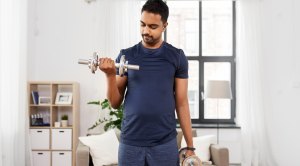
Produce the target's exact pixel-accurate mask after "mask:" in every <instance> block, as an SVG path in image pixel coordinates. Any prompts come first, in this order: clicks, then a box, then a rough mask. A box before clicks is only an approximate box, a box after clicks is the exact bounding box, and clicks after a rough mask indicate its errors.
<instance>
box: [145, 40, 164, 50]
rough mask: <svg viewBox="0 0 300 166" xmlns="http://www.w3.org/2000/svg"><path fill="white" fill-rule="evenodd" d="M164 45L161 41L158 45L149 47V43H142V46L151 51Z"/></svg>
mask: <svg viewBox="0 0 300 166" xmlns="http://www.w3.org/2000/svg"><path fill="white" fill-rule="evenodd" d="M162 43H163V40H160V41H159V42H157V43H156V44H154V45H149V44H147V43H145V42H144V41H142V44H143V46H144V47H145V48H150V49H156V48H159V47H160V46H161V45H162Z"/></svg>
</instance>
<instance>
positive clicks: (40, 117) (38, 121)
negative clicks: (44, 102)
mask: <svg viewBox="0 0 300 166" xmlns="http://www.w3.org/2000/svg"><path fill="white" fill-rule="evenodd" d="M30 118H31V119H30V120H31V126H50V123H49V115H48V114H32V115H31V116H30Z"/></svg>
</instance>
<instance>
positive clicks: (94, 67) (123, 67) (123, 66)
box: [78, 52, 140, 76]
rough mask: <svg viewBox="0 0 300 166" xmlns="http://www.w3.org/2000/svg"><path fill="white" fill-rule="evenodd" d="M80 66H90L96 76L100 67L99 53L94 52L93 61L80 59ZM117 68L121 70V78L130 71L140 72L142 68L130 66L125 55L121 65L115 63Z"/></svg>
mask: <svg viewBox="0 0 300 166" xmlns="http://www.w3.org/2000/svg"><path fill="white" fill-rule="evenodd" d="M78 64H82V65H88V67H89V68H90V70H91V72H92V73H94V74H95V71H96V70H97V68H98V66H99V58H98V53H97V52H94V54H93V58H91V59H88V60H86V59H79V60H78ZM115 66H116V68H118V69H119V74H120V76H123V75H124V74H125V73H126V72H127V70H128V69H130V70H139V69H140V67H139V66H138V65H129V64H128V61H126V60H125V55H122V56H121V59H120V63H115Z"/></svg>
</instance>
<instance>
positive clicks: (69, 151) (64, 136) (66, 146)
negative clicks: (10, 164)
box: [28, 81, 79, 166]
mask: <svg viewBox="0 0 300 166" xmlns="http://www.w3.org/2000/svg"><path fill="white" fill-rule="evenodd" d="M66 115H67V117H68V122H67V126H64V127H62V126H61V121H62V119H61V118H62V117H63V116H66ZM28 116H29V119H30V125H29V129H30V143H31V150H32V154H33V155H32V156H33V161H34V162H33V164H34V166H39V165H49V166H56V165H70V166H75V165H76V163H75V156H76V154H75V151H76V147H77V143H78V134H79V84H78V83H76V82H55V81H53V82H46V81H44V82H39V81H34V82H33V81H31V82H28ZM55 122H56V123H57V122H58V123H60V127H57V126H55Z"/></svg>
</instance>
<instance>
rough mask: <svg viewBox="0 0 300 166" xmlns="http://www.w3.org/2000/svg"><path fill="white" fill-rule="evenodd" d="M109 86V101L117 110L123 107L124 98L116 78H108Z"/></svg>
mask: <svg viewBox="0 0 300 166" xmlns="http://www.w3.org/2000/svg"><path fill="white" fill-rule="evenodd" d="M107 86H108V87H107V94H106V95H107V99H108V101H109V103H110V104H111V106H112V107H113V108H115V109H117V108H119V106H120V105H121V103H122V100H123V97H122V95H121V94H120V91H119V89H118V85H117V79H116V76H107Z"/></svg>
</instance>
